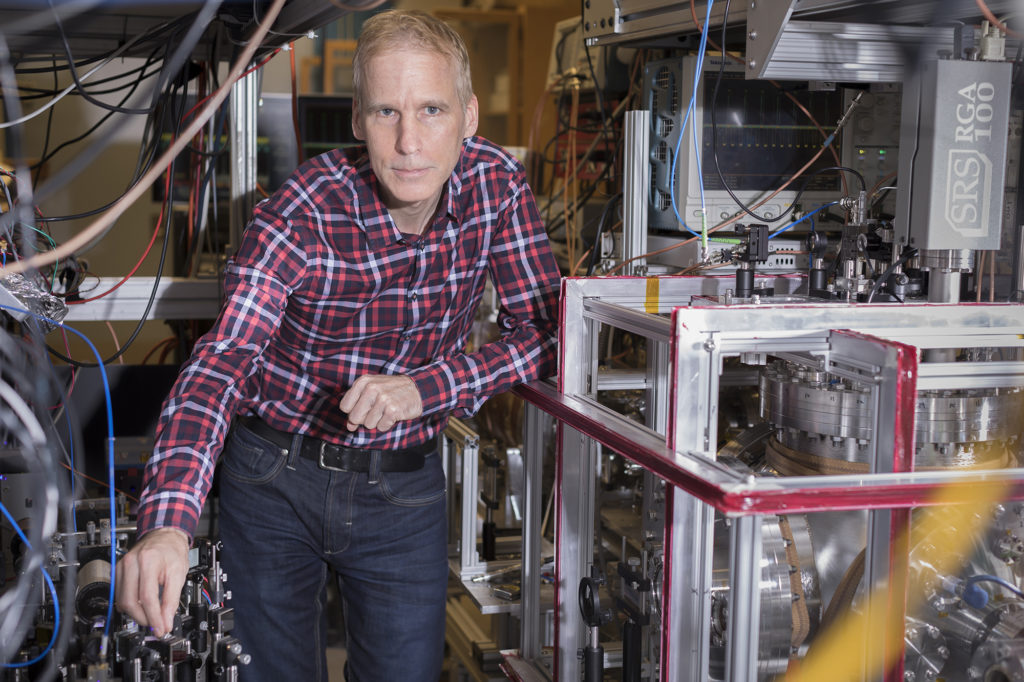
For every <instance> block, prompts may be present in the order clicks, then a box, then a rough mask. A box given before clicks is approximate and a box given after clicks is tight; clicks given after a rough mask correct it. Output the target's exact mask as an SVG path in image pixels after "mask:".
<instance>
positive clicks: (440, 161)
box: [352, 49, 478, 214]
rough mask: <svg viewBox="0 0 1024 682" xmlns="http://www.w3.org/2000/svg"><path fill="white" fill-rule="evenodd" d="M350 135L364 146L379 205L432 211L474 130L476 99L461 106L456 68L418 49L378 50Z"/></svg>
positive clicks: (369, 67) (369, 64) (368, 66)
mask: <svg viewBox="0 0 1024 682" xmlns="http://www.w3.org/2000/svg"><path fill="white" fill-rule="evenodd" d="M364 82H365V83H366V87H365V88H363V92H362V93H361V97H362V99H361V101H358V102H356V112H355V113H356V115H355V116H354V117H353V119H352V131H353V132H354V133H355V136H356V138H357V139H360V140H363V141H365V142H366V147H367V150H368V152H369V156H370V164H371V165H372V166H373V171H374V173H375V174H376V175H377V179H378V181H379V182H380V184H381V187H382V190H383V197H382V199H383V200H384V204H385V205H386V206H387V207H388V208H389V209H391V210H392V211H395V210H398V211H400V212H403V213H415V214H419V213H421V212H422V213H423V214H426V213H428V212H432V211H433V210H434V208H435V206H436V204H437V200H438V197H439V196H440V194H441V189H442V188H443V186H444V184H445V183H446V182H447V181H448V178H449V177H450V176H451V173H452V170H453V169H454V168H455V164H456V163H457V162H458V160H459V155H460V154H461V153H462V140H463V139H464V138H466V137H469V136H471V135H473V134H474V133H475V132H476V126H477V114H478V112H477V100H476V97H475V96H474V97H473V98H472V99H471V100H470V102H469V103H468V104H467V105H466V106H463V105H462V103H461V102H460V101H459V97H458V95H457V93H456V89H455V67H454V66H453V65H452V64H451V62H450V61H449V59H448V58H447V57H445V56H443V55H439V54H434V53H431V52H425V51H422V50H415V49H410V50H405V49H400V50H396V51H391V52H383V53H381V54H378V55H376V56H375V57H373V58H372V59H370V60H369V61H368V62H367V64H366V70H365V79H364Z"/></svg>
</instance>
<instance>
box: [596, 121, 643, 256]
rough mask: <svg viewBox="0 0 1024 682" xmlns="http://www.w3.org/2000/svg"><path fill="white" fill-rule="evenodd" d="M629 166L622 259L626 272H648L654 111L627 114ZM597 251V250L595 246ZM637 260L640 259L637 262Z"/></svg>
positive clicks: (624, 184)
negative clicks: (648, 202) (648, 195)
mask: <svg viewBox="0 0 1024 682" xmlns="http://www.w3.org/2000/svg"><path fill="white" fill-rule="evenodd" d="M624 125H625V144H626V149H625V163H624V166H625V167H624V169H623V171H624V174H625V177H624V178H623V182H622V206H623V212H622V260H623V261H624V262H626V263H628V265H626V268H625V270H626V273H628V274H634V275H635V274H643V273H644V272H645V271H646V270H647V259H646V258H641V257H640V256H641V255H642V254H645V253H647V192H648V185H649V184H650V182H651V172H650V158H649V155H650V145H651V143H650V139H651V112H650V111H647V110H646V109H645V110H641V111H627V112H626V115H625V123H624ZM594 248H597V246H595V247H594ZM633 259H636V260H633Z"/></svg>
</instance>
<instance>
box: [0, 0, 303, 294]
mask: <svg viewBox="0 0 1024 682" xmlns="http://www.w3.org/2000/svg"><path fill="white" fill-rule="evenodd" d="M284 3H285V0H274V4H273V5H271V7H270V8H269V9H268V10H267V14H266V15H265V16H264V18H263V22H262V23H261V24H260V26H259V28H257V29H256V31H255V33H254V34H253V35H252V36H251V37H250V38H249V41H248V45H246V48H245V50H243V51H242V54H241V55H240V56H239V57H238V60H237V61H236V62H235V64H234V65H233V66H232V67H231V71H230V73H229V74H228V77H227V78H226V79H225V81H224V84H223V85H222V86H221V87H220V89H219V90H217V91H215V92H214V93H213V95H211V96H210V99H209V101H207V103H206V106H205V107H203V109H202V111H200V112H199V113H198V114H196V117H195V118H194V119H193V121H192V123H190V124H189V125H188V126H187V127H186V128H185V130H184V131H182V133H181V134H180V135H179V136H178V137H177V139H175V140H174V142H172V143H171V144H170V146H168V148H167V150H166V151H165V152H164V154H163V156H161V157H160V158H159V159H157V161H156V162H155V163H154V164H153V165H152V166H151V167H150V169H149V171H148V172H147V173H146V174H145V175H144V176H143V177H142V178H140V179H139V181H138V182H137V183H136V184H135V185H134V186H133V187H132V188H131V189H129V190H128V191H127V192H125V193H124V195H122V196H121V198H120V199H118V200H117V201H116V202H114V205H113V206H111V207H110V208H109V209H108V210H107V212H106V213H104V214H103V215H101V216H99V217H98V218H97V219H96V220H94V221H93V222H92V223H91V224H90V225H89V226H88V227H86V228H85V229H84V230H82V231H81V232H79V233H78V234H76V235H75V236H74V237H72V238H71V239H69V240H68V241H66V242H64V243H63V244H61V245H60V246H58V247H57V248H56V249H53V250H52V251H46V252H44V253H39V254H37V255H35V256H32V257H31V258H28V259H25V260H20V261H17V262H14V263H10V264H8V265H6V266H4V267H2V268H0V277H2V276H5V275H8V274H11V273H15V272H24V271H26V270H28V269H30V268H37V269H38V268H41V267H43V266H44V265H49V264H50V263H54V262H56V261H58V260H60V259H61V258H66V257H68V256H69V255H71V254H73V253H75V252H76V251H77V250H78V249H79V248H80V247H82V246H84V245H86V244H88V243H90V242H91V241H92V240H93V239H95V238H97V237H99V236H100V235H101V234H102V233H103V232H104V231H105V230H107V229H108V228H109V227H110V226H111V225H113V224H114V222H115V221H116V220H117V219H118V218H120V217H121V215H122V214H124V212H125V211H126V210H128V207H129V206H131V205H132V204H133V203H135V201H137V200H138V199H139V197H141V196H142V194H143V193H144V192H146V191H147V190H148V189H149V187H150V186H151V185H152V184H153V183H154V182H155V181H156V179H157V178H158V177H160V175H162V174H163V172H164V170H166V168H167V167H168V166H169V165H170V164H171V162H172V161H174V159H175V158H177V156H178V154H179V153H181V151H182V150H183V149H184V148H185V147H186V146H187V145H188V144H189V142H190V141H191V140H192V137H193V136H195V134H196V133H197V132H198V131H199V129H200V128H202V127H203V125H204V124H205V123H206V120H207V119H208V118H209V117H210V116H212V115H213V113H214V112H215V111H216V110H217V108H218V107H219V106H220V105H221V103H223V102H224V100H225V99H227V97H228V95H229V94H230V93H231V88H232V87H233V86H234V83H235V81H237V80H238V79H239V78H240V77H241V75H242V73H243V71H244V70H245V68H246V67H247V66H248V65H249V62H250V60H251V59H252V57H253V55H254V54H256V50H257V49H259V47H260V45H261V44H262V43H263V39H264V38H265V37H266V35H267V31H268V30H269V29H270V26H271V25H272V24H273V23H274V20H275V19H277V15H278V14H279V13H280V11H281V8H282V7H283V6H284Z"/></svg>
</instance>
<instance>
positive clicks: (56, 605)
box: [0, 502, 60, 668]
mask: <svg viewBox="0 0 1024 682" xmlns="http://www.w3.org/2000/svg"><path fill="white" fill-rule="evenodd" d="M0 512H3V514H4V516H6V517H7V520H8V521H10V522H11V525H12V526H13V527H14V532H15V533H17V534H18V537H19V538H21V541H22V542H24V543H25V547H27V548H28V550H29V551H30V552H31V551H32V543H30V542H29V541H28V538H27V537H25V534H24V533H23V532H22V531H21V528H20V527H19V526H18V523H17V522H16V521H15V520H14V517H13V516H11V512H9V511H7V507H5V506H4V505H3V503H2V502H0ZM39 570H41V571H42V572H43V580H45V581H46V587H47V588H49V590H50V598H51V599H53V634H52V635H50V643H49V644H47V645H46V648H45V649H43V651H42V653H40V654H39V655H38V656H36V657H35V658H33V659H32V660H31V661H25V662H24V663H0V668H27V667H28V666H30V665H35V664H36V663H38V662H39V661H41V660H43V658H45V657H46V654H48V653H50V651H52V650H53V646H54V644H56V643H57V633H59V632H60V601H59V600H58V599H57V588H56V587H54V586H53V578H51V577H50V574H49V573H47V572H46V567H45V566H40V567H39Z"/></svg>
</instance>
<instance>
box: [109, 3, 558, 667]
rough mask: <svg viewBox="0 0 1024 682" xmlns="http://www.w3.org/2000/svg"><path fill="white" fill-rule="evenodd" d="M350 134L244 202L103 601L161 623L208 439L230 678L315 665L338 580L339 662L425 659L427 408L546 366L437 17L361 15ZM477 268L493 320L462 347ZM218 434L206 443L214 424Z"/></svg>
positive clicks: (527, 292) (180, 574) (543, 290)
mask: <svg viewBox="0 0 1024 682" xmlns="http://www.w3.org/2000/svg"><path fill="white" fill-rule="evenodd" d="M354 89H355V98H354V100H355V101H354V112H353V114H354V115H353V124H352V128H353V131H354V132H355V134H356V137H357V138H359V139H361V140H363V141H365V149H358V150H354V151H352V150H349V151H343V150H335V151H333V152H329V153H327V154H324V155H321V156H320V157H317V158H315V159H312V160H310V161H309V162H307V163H305V164H303V165H302V166H301V167H300V168H299V169H298V170H297V171H296V172H295V174H294V175H293V176H292V178H291V179H290V180H289V181H288V182H286V183H285V185H284V186H283V187H282V189H281V190H280V191H278V192H277V193H276V194H275V195H274V196H273V197H271V198H270V199H269V200H267V201H265V202H263V203H261V204H260V205H259V206H258V207H257V209H256V211H255V215H254V217H253V220H252V222H251V223H250V224H249V226H248V228H247V229H246V232H245V235H244V237H243V239H242V243H241V244H240V246H239V249H238V253H237V254H236V256H235V257H234V258H233V259H232V260H231V261H230V263H229V265H228V266H227V268H226V271H225V294H226V297H225V302H224V307H223V309H222V311H221V314H220V317H219V318H218V320H217V323H216V325H215V326H214V328H213V329H212V330H211V331H210V332H209V333H208V334H207V335H205V336H204V337H203V338H202V339H201V340H200V341H199V342H198V343H197V344H196V347H195V350H194V352H193V356H192V358H191V359H190V360H189V362H188V363H187V364H186V366H185V367H184V368H183V370H182V373H181V376H180V377H179V379H178V381H177V383H176V384H175V387H174V389H173V390H172V392H171V395H170V396H169V397H168V399H167V402H166V403H165V406H164V410H163V415H162V417H161V422H160V426H159V428H158V433H157V444H156V448H155V451H154V455H153V457H152V459H151V460H150V462H149V464H148V465H147V468H146V482H145V489H144V493H143V497H142V502H141V504H140V507H139V513H138V526H139V540H138V542H137V543H136V544H135V545H134V547H133V548H132V549H131V551H130V552H129V553H128V554H127V555H126V556H125V557H124V559H123V560H122V561H121V562H120V569H119V572H118V576H117V589H118V606H119V608H120V609H121V610H122V611H124V612H125V613H126V614H127V615H129V616H131V617H132V618H134V619H136V620H137V621H138V622H139V623H140V624H142V625H149V626H150V627H152V629H153V631H154V633H155V634H157V635H162V634H163V633H165V632H167V631H168V630H169V629H170V628H171V626H172V619H173V615H174V611H175V607H176V604H177V600H178V595H179V593H180V590H181V586H182V584H183V582H184V577H185V573H186V569H187V559H186V554H187V548H188V544H189V539H190V537H191V535H192V533H193V532H194V530H195V528H196V525H197V521H198V517H199V513H200V509H201V506H202V503H203V500H204V498H205V496H206V493H207V492H208V490H209V488H210V484H211V480H212V477H213V469H214V465H215V463H216V460H217V454H218V453H219V452H220V450H221V449H222V447H223V450H224V453H223V456H222V457H221V459H222V476H221V478H220V488H219V490H220V529H221V537H222V540H223V542H224V551H223V553H222V559H223V563H224V567H225V571H226V573H227V575H228V578H229V582H228V588H229V589H231V590H232V592H233V599H232V605H233V606H234V607H235V609H236V615H237V617H236V626H235V630H234V633H235V634H236V635H237V636H238V637H239V638H240V639H241V641H242V644H243V646H244V648H245V649H246V650H247V651H248V652H249V653H250V654H251V655H252V657H253V659H252V664H251V665H249V666H248V667H247V668H246V669H244V671H243V675H244V677H245V678H246V679H247V680H274V682H278V681H280V680H326V671H325V669H324V665H325V657H324V651H323V649H324V644H325V635H326V631H325V630H326V618H325V614H324V588H325V585H326V580H327V576H328V574H329V571H328V568H329V567H333V568H334V569H335V571H336V573H337V575H338V577H339V582H340V587H341V594H342V597H343V602H344V608H345V620H346V631H347V633H348V642H347V649H348V671H347V672H348V677H349V679H350V680H359V681H363V680H382V681H388V682H391V681H394V680H402V681H403V682H407V681H410V680H436V679H437V678H438V676H439V674H440V669H441V663H442V652H443V645H444V634H443V633H444V609H445V591H446V584H447V557H446V552H447V548H446V535H447V534H446V519H445V502H444V489H445V482H444V475H443V471H442V468H441V462H440V458H439V456H438V453H437V436H438V434H439V433H440V432H441V430H442V429H443V427H444V425H445V422H446V419H447V417H446V415H448V414H450V413H454V414H456V415H461V416H468V415H470V414H472V413H474V412H475V411H476V410H477V409H479V407H480V406H481V405H482V404H483V402H484V401H485V400H486V399H487V398H488V397H490V396H492V395H495V394H497V393H501V392H504V391H506V390H508V389H509V388H511V387H512V386H514V385H516V384H518V383H521V382H524V381H530V380H533V379H536V378H539V377H542V376H545V375H548V374H550V373H552V371H553V369H554V357H553V354H554V336H553V334H554V329H555V322H554V320H553V318H554V314H555V305H554V304H555V301H556V299H557V290H558V282H559V273H558V268H557V265H556V263H555V260H554V257H553V256H552V254H551V251H550V248H549V246H548V243H547V237H546V235H545V233H544V229H543V225H542V222H541V221H540V219H539V216H538V214H537V209H536V205H535V202H534V199H533V196H532V193H531V192H530V189H529V187H528V186H527V185H526V184H525V181H524V176H523V171H522V166H521V165H520V164H518V163H517V162H516V161H515V160H514V159H512V158H511V157H510V156H509V155H508V154H507V153H505V152H504V151H503V150H501V149H500V148H498V147H496V146H495V145H492V144H491V143H489V142H487V141H485V140H482V139H480V138H475V137H473V135H474V133H475V132H476V127H477V116H478V110H477V100H476V97H475V96H474V95H473V93H472V85H471V81H470V73H469V62H468V57H467V55H466V50H465V47H464V45H463V44H462V41H461V40H460V39H459V37H458V35H457V34H456V33H455V32H454V31H452V30H451V29H450V28H449V27H448V26H446V25H445V24H444V23H442V22H440V21H438V20H437V19H434V18H432V17H430V16H429V15H427V14H424V13H420V12H398V11H390V12H385V13H382V14H378V15H375V16H374V17H372V18H371V19H369V20H368V21H367V22H366V23H365V25H364V29H363V32H362V35H361V36H360V40H359V45H358V48H357V50H356V55H355V60H354ZM488 274H489V275H490V277H491V278H492V280H493V282H494V286H495V288H496V290H497V292H498V295H499V297H500V300H501V304H502V310H501V315H500V323H501V327H502V329H503V333H504V336H503V338H502V339H501V340H499V341H496V342H493V343H489V344H487V345H484V346H483V347H481V348H479V349H476V350H473V351H472V352H466V351H465V349H464V344H465V342H466V338H467V335H468V333H469V332H470V330H471V327H472V324H473V320H474V316H475V311H476V309H477V306H478V304H479V302H480V299H481V296H482V293H483V287H484V281H485V279H486V277H487V275H488ZM225 441H226V443H225Z"/></svg>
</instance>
